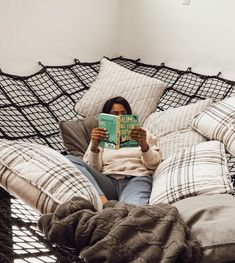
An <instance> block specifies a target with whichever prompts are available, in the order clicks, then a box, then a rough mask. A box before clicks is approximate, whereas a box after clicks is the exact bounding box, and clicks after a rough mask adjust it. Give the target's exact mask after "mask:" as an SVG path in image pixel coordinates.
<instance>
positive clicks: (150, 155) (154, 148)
mask: <svg viewBox="0 0 235 263" xmlns="http://www.w3.org/2000/svg"><path fill="white" fill-rule="evenodd" d="M147 142H148V144H149V149H148V151H147V152H141V161H142V163H143V164H144V165H145V166H146V167H147V168H148V169H149V170H155V169H156V167H157V165H158V164H159V163H160V162H161V160H162V157H161V153H160V151H159V146H158V144H157V138H156V136H154V135H152V134H150V133H148V132H147Z"/></svg>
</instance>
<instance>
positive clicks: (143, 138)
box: [130, 127, 149, 152]
mask: <svg viewBox="0 0 235 263" xmlns="http://www.w3.org/2000/svg"><path fill="white" fill-rule="evenodd" d="M130 136H131V138H132V139H133V140H136V141H137V142H138V144H139V146H140V147H141V151H142V152H147V151H148V149H149V145H148V143H147V135H146V131H145V130H144V129H142V128H140V127H137V128H133V129H132V131H131V133H130Z"/></svg>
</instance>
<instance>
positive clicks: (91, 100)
mask: <svg viewBox="0 0 235 263" xmlns="http://www.w3.org/2000/svg"><path fill="white" fill-rule="evenodd" d="M165 88H166V84H165V83H164V82H162V81H161V80H158V79H156V78H151V77H148V76H146V75H143V74H140V73H136V72H133V71H131V70H129V69H126V68H124V67H122V66H120V65H118V64H117V63H114V62H111V61H109V60H108V59H106V58H103V59H102V60H101V63H100V71H99V74H98V76H97V78H96V80H95V82H94V83H93V84H92V85H91V87H90V89H89V90H88V91H87V92H86V93H85V95H84V96H83V97H82V98H81V99H80V100H79V101H78V102H77V103H76V105H75V111H76V112H78V113H79V114H80V115H83V116H85V117H91V116H95V115H97V114H98V113H100V112H101V110H102V107H103V105H104V103H105V102H106V101H107V100H108V99H111V98H113V97H116V96H122V97H124V98H125V99H126V100H127V101H128V102H129V103H130V106H131V108H132V111H133V113H134V114H137V115H139V119H140V122H141V123H142V122H143V121H144V120H145V119H146V117H147V116H148V115H149V114H150V113H152V112H153V111H155V109H156V107H157V104H158V102H159V100H160V97H161V96H162V94H163V91H164V90H165Z"/></svg>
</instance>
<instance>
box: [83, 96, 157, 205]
mask: <svg viewBox="0 0 235 263" xmlns="http://www.w3.org/2000/svg"><path fill="white" fill-rule="evenodd" d="M102 112H103V113H109V114H115V115H120V114H132V110H131V107H130V105H129V103H128V102H127V100H125V99H124V98H123V97H115V98H112V99H110V100H108V101H107V102H106V103H105V104H104V106H103V109H102ZM130 136H131V138H132V139H134V140H136V141H137V142H138V145H139V147H132V148H121V149H119V150H112V149H106V148H100V147H99V140H103V139H105V138H106V137H107V134H106V131H105V129H102V128H99V127H97V128H94V129H93V130H92V132H91V142H90V144H89V147H88V149H87V151H86V153H85V155H84V157H83V160H84V161H85V162H86V163H87V164H89V165H90V166H92V167H94V168H95V170H97V171H98V172H100V173H101V174H99V176H98V177H99V178H97V177H96V176H94V177H95V179H96V180H97V183H98V185H99V186H100V187H102V188H103V189H102V190H103V193H104V195H102V194H101V198H102V200H103V202H106V201H107V198H106V191H108V192H110V191H111V192H113V193H114V194H116V197H117V198H115V197H114V198H113V199H118V200H119V201H122V202H125V203H129V204H135V205H143V204H146V203H148V201H149V197H150V193H151V185H152V174H153V172H154V170H155V169H156V167H157V165H158V164H159V162H160V161H161V155H160V153H159V151H158V148H157V141H156V138H155V137H154V136H152V135H150V134H147V132H146V130H144V129H143V128H140V127H138V128H134V129H132V131H131V134H130ZM99 192H101V191H100V189H99Z"/></svg>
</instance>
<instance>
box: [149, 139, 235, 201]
mask: <svg viewBox="0 0 235 263" xmlns="http://www.w3.org/2000/svg"><path fill="white" fill-rule="evenodd" d="M232 192H233V188H232V183H231V181H230V178H229V175H228V168H227V160H226V155H225V149H224V145H223V144H222V143H221V142H219V141H209V142H203V143H200V144H197V145H194V146H192V147H190V148H188V149H185V150H184V151H181V152H179V153H176V154H174V155H171V156H170V157H169V158H167V159H166V160H164V161H163V162H162V163H161V164H160V165H159V166H158V168H157V170H156V171H155V173H154V175H153V188H152V193H151V196H150V204H155V203H159V202H164V203H174V202H176V201H179V200H181V199H184V198H186V197H190V196H196V195H209V194H220V193H232Z"/></svg>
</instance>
